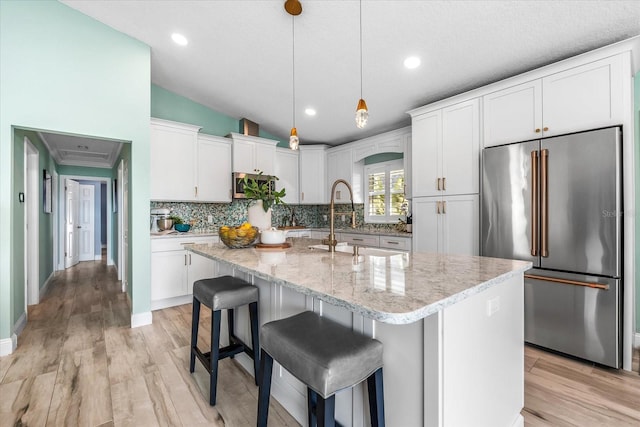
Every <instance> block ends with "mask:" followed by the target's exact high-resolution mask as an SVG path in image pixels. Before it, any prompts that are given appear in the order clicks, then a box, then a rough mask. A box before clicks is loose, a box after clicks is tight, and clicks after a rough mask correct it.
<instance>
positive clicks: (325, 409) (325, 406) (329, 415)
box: [316, 394, 336, 427]
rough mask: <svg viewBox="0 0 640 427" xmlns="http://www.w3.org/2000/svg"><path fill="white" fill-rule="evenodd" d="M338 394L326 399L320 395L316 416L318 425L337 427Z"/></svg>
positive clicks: (319, 426)
mask: <svg viewBox="0 0 640 427" xmlns="http://www.w3.org/2000/svg"><path fill="white" fill-rule="evenodd" d="M335 414H336V395H335V394H334V395H332V396H331V397H328V398H326V399H324V398H323V397H322V396H318V402H317V404H316V417H317V418H318V427H335V426H336V419H335Z"/></svg>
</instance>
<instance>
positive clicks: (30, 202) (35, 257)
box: [23, 136, 42, 311]
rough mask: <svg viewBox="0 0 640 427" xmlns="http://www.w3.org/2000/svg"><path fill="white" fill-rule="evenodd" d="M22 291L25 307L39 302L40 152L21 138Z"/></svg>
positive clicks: (25, 139) (27, 139) (29, 142)
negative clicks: (22, 192) (23, 196)
mask: <svg viewBox="0 0 640 427" xmlns="http://www.w3.org/2000/svg"><path fill="white" fill-rule="evenodd" d="M23 143H24V184H23V185H24V187H23V188H24V190H23V191H24V192H25V193H26V197H25V202H26V203H25V209H24V226H25V228H24V289H25V301H24V308H25V311H26V310H27V305H32V304H38V303H39V302H40V261H39V260H40V241H39V238H40V197H39V196H40V182H41V180H42V175H41V173H40V152H39V151H38V149H37V148H36V147H35V145H33V143H32V142H31V140H30V139H29V138H27V137H26V136H25V137H24V141H23Z"/></svg>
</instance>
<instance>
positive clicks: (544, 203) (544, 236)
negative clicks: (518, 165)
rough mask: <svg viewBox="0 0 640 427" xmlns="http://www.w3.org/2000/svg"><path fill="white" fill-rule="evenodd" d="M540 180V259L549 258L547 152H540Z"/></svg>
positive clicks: (545, 150)
mask: <svg viewBox="0 0 640 427" xmlns="http://www.w3.org/2000/svg"><path fill="white" fill-rule="evenodd" d="M541 157H542V158H541V163H542V164H541V166H542V167H541V171H540V172H541V175H542V176H541V179H540V219H541V222H542V230H541V235H540V241H541V246H542V247H541V249H540V255H541V256H542V257H545V258H546V257H548V256H549V244H548V243H549V235H548V234H549V227H548V226H549V194H548V188H549V187H548V172H549V171H548V168H547V158H548V157H549V150H547V149H544V150H542V155H541Z"/></svg>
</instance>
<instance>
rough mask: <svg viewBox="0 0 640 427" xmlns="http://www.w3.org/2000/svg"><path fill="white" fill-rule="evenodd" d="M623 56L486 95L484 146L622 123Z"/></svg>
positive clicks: (577, 67) (581, 66)
mask: <svg viewBox="0 0 640 427" xmlns="http://www.w3.org/2000/svg"><path fill="white" fill-rule="evenodd" d="M623 69H624V67H623V55H615V56H611V57H608V58H604V59H601V60H598V61H594V62H590V63H587V64H584V65H580V66H576V67H572V68H569V69H567V70H563V71H560V72H556V73H552V74H550V75H548V76H545V77H543V78H540V79H536V80H532V81H530V82H526V83H522V84H519V85H515V86H512V87H509V88H506V89H502V90H499V91H496V92H492V93H489V94H487V95H485V96H483V109H484V119H483V126H484V146H485V147H490V146H495V145H500V144H507V143H511V142H518V141H526V140H530V139H536V138H543V137H549V136H555V135H562V134H566V133H571V132H577V131H582V130H585V129H595V128H599V127H605V126H611V125H617V124H621V123H622V121H623V118H624V111H623V108H622V106H623V105H624V102H623V97H624V89H623V86H624V84H623V83H624V82H623V79H624V72H623Z"/></svg>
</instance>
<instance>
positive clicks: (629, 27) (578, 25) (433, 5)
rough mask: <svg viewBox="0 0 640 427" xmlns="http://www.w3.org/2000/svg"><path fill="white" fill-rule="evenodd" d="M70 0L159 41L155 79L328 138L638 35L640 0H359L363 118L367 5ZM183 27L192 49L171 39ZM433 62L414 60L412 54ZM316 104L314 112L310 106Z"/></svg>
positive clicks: (334, 0)
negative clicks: (409, 64) (297, 8)
mask: <svg viewBox="0 0 640 427" xmlns="http://www.w3.org/2000/svg"><path fill="white" fill-rule="evenodd" d="M63 3H65V4H67V5H69V6H70V7H72V8H75V9H77V10H79V11H80V12H82V13H84V14H87V15H89V16H91V17H93V18H95V19H97V20H98V21H101V22H103V23H105V24H107V25H109V26H111V27H113V28H115V29H116V30H118V31H121V32H123V33H125V34H128V35H130V36H132V37H134V38H136V39H138V40H140V41H142V42H144V43H146V44H147V45H149V46H150V47H151V80H152V82H153V83H155V84H157V85H159V86H161V87H163V88H165V89H167V90H170V91H172V92H174V93H177V94H179V95H182V96H185V97H187V98H189V99H191V100H193V101H196V102H198V103H201V104H203V105H205V106H207V107H210V108H212V109H213V110H216V111H219V112H221V113H223V114H226V115H228V116H231V117H234V118H238V119H240V118H243V117H245V118H248V119H249V120H252V121H254V122H256V123H258V124H259V125H260V128H261V129H262V130H265V131H267V132H269V133H271V134H273V135H275V136H277V137H279V138H282V139H287V138H288V135H289V130H290V128H291V126H292V121H293V117H292V115H293V112H292V19H295V74H296V81H295V93H296V110H297V111H296V126H297V128H298V134H299V136H300V141H301V144H311V143H328V144H331V145H337V144H342V143H345V142H349V141H353V140H357V139H361V138H364V137H367V136H371V135H375V134H377V133H381V132H384V131H387V130H391V129H396V128H399V127H402V126H405V125H408V124H410V121H409V116H408V115H407V114H406V111H408V110H410V109H412V108H416V107H419V106H422V105H425V104H428V103H430V102H433V101H436V100H439V99H442V98H445V97H448V96H451V95H454V94H457V93H461V92H464V91H467V90H470V89H474V88H477V87H479V86H483V85H486V84H488V83H491V82H495V81H498V80H501V79H504V78H506V77H509V76H513V75H516V74H519V73H522V72H525V71H528V70H531V69H534V68H538V67H540V66H543V65H546V64H549V63H552V62H556V61H558V60H561V59H564V58H568V57H571V56H575V55H577V54H580V53H583V52H586V51H589V50H593V49H595V48H598V47H601V46H604V45H608V44H611V43H614V42H617V41H620V40H623V39H626V38H629V37H632V36H636V35H639V34H640V6H639V3H638V2H637V1H635V0H634V1H595V0H594V1H417V0H416V1H398V0H396V1H383V0H364V1H363V2H362V37H363V40H362V45H363V52H362V57H363V69H364V74H363V97H364V98H365V100H366V101H367V105H368V107H369V112H370V116H369V123H368V125H367V127H366V128H365V129H363V130H361V129H357V128H356V126H355V121H354V113H355V108H356V104H357V101H358V98H359V97H360V93H359V92H360V76H359V69H360V68H359V67H360V65H359V58H360V56H359V27H358V22H359V2H358V1H355V0H354V1H349V0H339V1H338V0H301V3H302V6H303V12H302V14H301V15H299V16H297V17H295V18H292V17H291V16H290V15H288V14H287V13H286V12H285V11H284V8H283V4H284V1H283V0H263V1H246V0H232V1H222V0H220V1H203V0H199V1H188V0H184V1H172V0H163V1H150V0H149V1H116V0H90V1H86V0H63ZM173 32H179V33H182V34H184V35H185V36H186V37H187V38H188V39H189V44H188V46H186V47H180V46H178V45H176V44H174V43H173V42H172V41H171V38H170V36H171V33H173ZM409 55H417V56H419V57H420V58H421V60H422V65H421V66H420V67H419V68H417V69H415V70H408V69H405V68H404V67H403V65H402V62H403V60H404V59H405V57H407V56H409ZM306 107H313V108H315V109H316V110H317V115H316V116H315V117H308V116H306V115H305V114H304V109H305V108H306Z"/></svg>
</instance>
